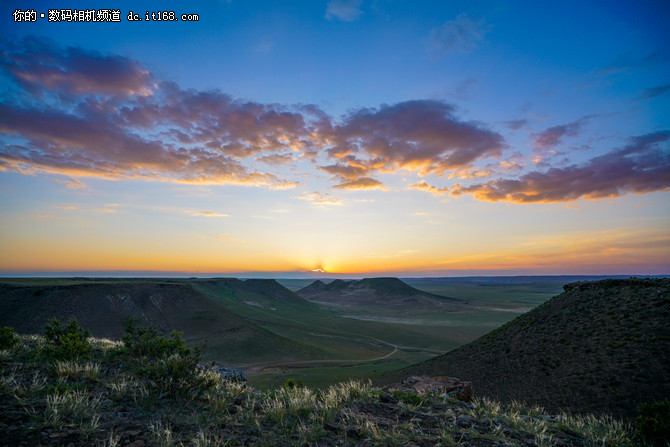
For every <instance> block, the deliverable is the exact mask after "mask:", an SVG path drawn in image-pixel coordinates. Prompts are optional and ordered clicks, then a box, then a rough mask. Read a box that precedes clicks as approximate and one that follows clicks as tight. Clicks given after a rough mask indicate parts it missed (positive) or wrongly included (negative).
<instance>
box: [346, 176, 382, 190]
mask: <svg viewBox="0 0 670 447" xmlns="http://www.w3.org/2000/svg"><path fill="white" fill-rule="evenodd" d="M333 188H339V189H380V190H382V191H388V188H387V187H386V186H384V184H383V183H382V182H380V181H379V180H377V179H374V178H372V177H360V178H357V179H355V180H347V181H343V182H341V183H338V184H337V185H335V186H333Z"/></svg>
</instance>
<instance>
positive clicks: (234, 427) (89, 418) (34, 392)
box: [0, 320, 637, 447]
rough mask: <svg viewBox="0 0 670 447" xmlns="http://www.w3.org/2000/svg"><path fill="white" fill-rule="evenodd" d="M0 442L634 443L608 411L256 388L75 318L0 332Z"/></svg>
mask: <svg viewBox="0 0 670 447" xmlns="http://www.w3.org/2000/svg"><path fill="white" fill-rule="evenodd" d="M0 349H2V350H1V351H0V370H1V373H2V374H1V376H0V415H1V416H0V417H1V419H0V445H64V446H66V445H68V446H104V447H111V446H125V445H130V446H133V447H142V446H181V445H185V446H186V445H193V446H238V445H258V446H266V445H286V446H293V445H313V446H332V445H352V446H354V445H361V446H368V445H370V446H371V445H398V446H401V445H417V446H423V445H426V446H428V445H431V446H432V445H442V446H448V445H471V446H489V445H490V446H493V445H524V446H525V445H528V446H531V445H538V446H552V445H556V446H565V445H578V446H582V445H584V446H587V445H635V444H636V443H637V441H636V438H635V433H634V430H633V428H632V426H631V425H628V424H626V423H622V422H620V421H617V420H614V419H612V418H609V417H597V416H571V415H567V414H560V415H549V414H546V413H545V412H543V411H542V410H541V409H539V408H529V407H525V406H523V405H521V404H518V403H512V404H509V405H505V406H503V405H500V404H497V403H495V402H493V401H490V400H487V399H476V400H474V401H473V402H468V403H465V402H460V401H457V400H454V399H451V398H449V397H448V396H447V395H444V394H439V393H436V392H426V393H414V392H407V391H400V390H398V389H394V388H392V387H390V388H383V389H382V388H373V387H372V386H371V384H370V383H366V382H362V381H348V382H344V383H340V384H337V385H332V386H330V387H328V388H324V389H320V390H319V389H309V388H306V387H304V386H302V384H301V383H300V382H299V381H298V382H295V381H288V382H287V383H286V384H285V385H284V386H283V387H278V388H275V389H271V390H265V391H258V390H254V389H250V388H248V387H246V386H245V383H244V382H243V381H239V380H236V379H227V378H225V377H223V376H222V375H221V374H219V373H218V372H216V370H214V369H213V368H212V367H203V366H202V365H199V360H200V352H199V348H188V347H186V345H185V343H184V341H183V340H182V338H181V335H180V334H179V333H172V334H171V335H170V336H168V337H162V336H159V335H158V334H157V333H156V331H154V330H152V329H144V328H138V327H135V326H134V325H133V324H129V325H128V326H127V327H126V335H125V336H124V339H123V341H122V342H121V341H110V340H104V339H93V338H90V337H89V334H88V332H87V331H85V330H84V329H82V328H81V327H80V326H79V325H78V324H77V323H76V322H75V321H71V322H70V323H68V324H67V325H61V324H60V323H59V322H57V321H54V320H52V321H51V322H50V323H49V325H47V328H46V330H45V336H20V337H19V336H16V335H14V334H13V331H12V330H11V329H8V328H3V330H2V332H1V333H0Z"/></svg>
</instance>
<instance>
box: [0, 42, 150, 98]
mask: <svg viewBox="0 0 670 447" xmlns="http://www.w3.org/2000/svg"><path fill="white" fill-rule="evenodd" d="M3 46H4V47H5V48H4V52H3V57H2V60H1V62H0V65H1V66H2V67H3V68H4V69H5V70H6V71H7V72H8V73H9V74H10V76H11V77H12V78H14V80H15V81H16V82H18V83H19V84H21V85H22V86H23V87H24V88H26V90H28V91H32V92H42V91H44V90H52V91H59V92H62V93H65V94H69V95H73V94H86V93H101V94H112V95H136V94H139V95H148V94H150V93H151V83H152V79H151V76H150V74H149V72H147V71H146V70H144V69H142V67H141V66H140V64H139V63H137V62H135V61H132V60H130V59H128V58H125V57H122V56H110V55H105V54H102V53H99V52H97V51H87V50H82V49H81V48H76V47H67V48H61V47H58V46H57V45H56V44H55V43H53V42H52V41H50V40H45V39H38V38H35V37H26V38H24V39H22V40H20V41H19V42H16V43H14V42H4V45H3Z"/></svg>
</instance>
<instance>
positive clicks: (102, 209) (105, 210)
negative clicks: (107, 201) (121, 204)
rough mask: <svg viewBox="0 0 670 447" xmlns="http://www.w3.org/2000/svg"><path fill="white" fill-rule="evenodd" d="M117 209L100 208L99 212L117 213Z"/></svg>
mask: <svg viewBox="0 0 670 447" xmlns="http://www.w3.org/2000/svg"><path fill="white" fill-rule="evenodd" d="M116 211H117V210H115V209H110V208H100V209H99V210H98V212H99V213H106V214H111V213H116Z"/></svg>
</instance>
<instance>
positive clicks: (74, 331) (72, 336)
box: [42, 318, 91, 360]
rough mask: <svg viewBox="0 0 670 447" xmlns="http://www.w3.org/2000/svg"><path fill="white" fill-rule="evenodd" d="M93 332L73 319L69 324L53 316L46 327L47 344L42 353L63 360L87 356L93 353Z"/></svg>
mask: <svg viewBox="0 0 670 447" xmlns="http://www.w3.org/2000/svg"><path fill="white" fill-rule="evenodd" d="M90 336H91V332H90V331H88V330H87V329H84V328H83V327H81V326H80V325H79V323H78V322H77V320H76V319H74V318H73V319H71V320H70V321H69V322H68V324H67V326H62V325H61V323H60V321H58V320H56V319H55V318H52V319H50V320H49V322H48V323H47V325H46V326H45V327H44V341H45V342H46V343H45V346H44V348H43V350H42V353H43V354H45V355H46V356H47V357H52V358H56V359H61V360H72V359H76V358H82V357H87V356H88V355H89V354H90V353H91V343H90V341H89V338H90Z"/></svg>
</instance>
